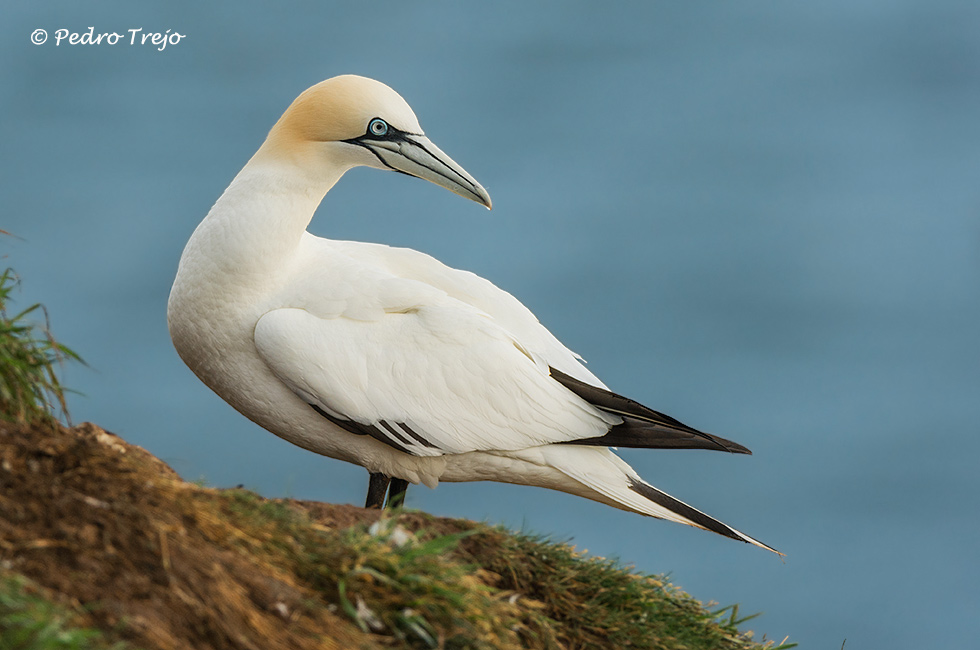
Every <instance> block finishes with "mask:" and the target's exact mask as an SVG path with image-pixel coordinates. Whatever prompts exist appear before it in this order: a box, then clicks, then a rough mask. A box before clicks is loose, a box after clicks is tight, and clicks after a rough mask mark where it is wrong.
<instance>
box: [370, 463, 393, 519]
mask: <svg viewBox="0 0 980 650" xmlns="http://www.w3.org/2000/svg"><path fill="white" fill-rule="evenodd" d="M390 482H391V478H390V477H388V476H385V475H384V474H382V473H381V472H377V473H375V472H371V478H370V479H369V480H368V493H367V503H365V504H364V507H365V508H374V509H376V510H380V509H381V507H382V506H383V505H384V503H385V492H387V491H388V483H390Z"/></svg>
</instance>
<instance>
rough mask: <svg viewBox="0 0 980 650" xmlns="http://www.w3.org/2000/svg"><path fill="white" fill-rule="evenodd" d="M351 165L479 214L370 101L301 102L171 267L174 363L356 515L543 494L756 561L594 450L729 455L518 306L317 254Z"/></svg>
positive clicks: (489, 293) (405, 115)
mask: <svg viewBox="0 0 980 650" xmlns="http://www.w3.org/2000/svg"><path fill="white" fill-rule="evenodd" d="M357 166H366V167H374V168H376V169H382V170H394V171H397V172H401V173H403V174H407V175H409V176H415V177H417V178H421V179H423V180H427V181H430V182H432V183H435V184H436V185H440V186H442V187H444V188H446V189H448V190H450V191H452V192H455V193H456V194H459V195H460V196H462V197H464V198H467V199H471V200H473V201H475V202H477V203H480V204H482V205H484V206H486V207H487V208H490V207H491V203H490V196H489V195H488V194H487V191H486V190H485V189H483V187H482V186H481V185H480V184H479V183H478V182H477V181H476V180H474V178H473V177H472V176H470V175H469V174H468V173H467V172H466V171H464V170H463V168H462V167H460V166H459V165H458V164H456V163H455V162H454V161H453V160H452V159H451V158H450V157H449V156H447V155H446V154H445V153H443V152H442V151H441V150H440V149H439V148H438V147H436V146H435V145H434V144H433V143H432V141H430V140H429V139H428V138H427V137H426V136H425V135H424V133H423V131H422V128H421V127H420V126H419V122H418V119H417V118H416V117H415V114H414V113H413V112H412V109H411V108H409V105H408V104H407V103H406V102H405V100H404V99H402V98H401V96H400V95H398V94H397V93H396V92H395V91H393V90H392V89H390V88H389V87H388V86H386V85H384V84H382V83H380V82H378V81H374V80H371V79H366V78H363V77H358V76H353V75H345V76H340V77H335V78H332V79H328V80H326V81H323V82H321V83H318V84H316V85H314V86H313V87H311V88H309V89H308V90H306V91H305V92H303V93H302V94H301V95H300V96H299V97H298V98H297V99H296V100H295V101H294V102H293V103H292V105H290V106H289V108H288V109H287V110H286V112H285V113H284V114H283V115H282V117H281V118H280V119H279V121H278V122H276V123H275V125H274V126H273V127H272V130H271V131H270V132H269V134H268V137H267V138H266V140H265V142H264V143H263V144H262V146H261V147H260V148H259V150H258V151H257V152H256V153H255V155H254V156H252V158H251V159H250V160H249V161H248V163H247V164H246V165H245V167H244V168H243V169H242V170H241V172H239V174H238V175H237V176H236V177H235V178H234V180H232V182H231V184H230V185H229V186H228V188H227V189H226V190H225V191H224V193H223V194H222V195H221V197H220V198H219V199H218V200H217V202H216V203H215V204H214V206H213V207H212V208H211V210H210V212H209V213H208V214H207V216H206V217H205V219H204V221H202V222H201V224H200V225H199V226H198V227H197V228H196V229H195V230H194V233H193V235H192V236H191V238H190V240H189V241H188V243H187V246H186V248H185V249H184V252H183V255H182V256H181V258H180V264H179V266H178V270H177V276H176V279H175V281H174V284H173V289H172V291H171V293H170V300H169V303H168V310H167V317H168V325H169V328H170V335H171V338H172V339H173V343H174V346H175V347H176V349H177V352H178V353H179V355H180V357H181V358H182V359H183V360H184V362H185V363H186V364H187V365H188V366H189V367H190V369H191V370H192V371H193V372H194V373H195V374H196V375H197V376H198V377H199V378H200V379H201V381H203V382H204V383H205V384H206V385H207V386H209V387H210V388H211V389H212V390H213V391H214V392H215V393H217V394H218V395H219V396H220V397H222V398H223V399H224V400H225V401H227V402H228V403H229V404H230V405H231V406H233V407H234V408H235V409H237V410H238V411H239V412H241V413H242V414H243V415H245V416H246V417H248V418H249V419H251V420H252V421H254V422H255V423H257V424H258V425H260V426H262V427H264V428H265V429H267V430H269V431H271V432H272V433H274V434H276V435H277V436H279V437H281V438H284V439H285V440H287V441H289V442H291V443H293V444H295V445H299V446H300V447H303V448H305V449H308V450H310V451H313V452H316V453H318V454H322V455H324V456H329V457H331V458H336V459H340V460H343V461H347V462H350V463H355V464H357V465H361V466H363V467H365V468H366V469H367V470H368V472H369V473H370V481H369V490H368V499H367V505H368V506H369V507H370V506H374V507H381V506H382V505H383V503H384V501H385V497H386V492H388V490H389V486H390V493H389V494H388V501H389V503H391V502H392V501H397V500H399V499H400V498H402V497H403V495H404V491H405V489H406V488H407V485H408V483H413V484H418V483H424V484H425V485H427V486H429V487H432V488H434V487H435V486H436V485H437V484H438V482H439V481H500V482H505V483H516V484H521V485H529V486H538V487H544V488H550V489H553V490H560V491H563V492H567V493H570V494H574V495H578V496H580V497H585V498H587V499H592V500H595V501H599V502H601V503H605V504H608V505H610V506H613V507H616V508H620V509H623V510H627V511H631V512H635V513H639V514H643V515H649V516H651V517H658V518H661V519H667V520H670V521H674V522H678V523H681V524H687V525H689V526H695V527H697V528H703V529H705V530H710V531H714V532H716V533H720V534H721V535H725V536H727V537H730V538H733V539H737V540H742V541H745V542H748V543H751V544H755V545H756V546H759V547H762V548H764V549H768V550H771V551H774V552H777V551H775V550H774V549H772V548H770V547H769V546H767V545H765V544H763V543H762V542H759V541H758V540H756V539H753V538H752V537H749V536H748V535H745V534H743V533H741V532H739V531H737V530H735V529H734V528H732V527H730V526H728V525H726V524H723V523H722V522H720V521H718V520H717V519H714V518H712V517H710V516H708V515H706V514H705V513H703V512H701V511H699V510H696V509H694V508H692V507H691V506H689V505H687V504H685V503H683V502H681V501H679V500H677V499H675V498H674V497H672V496H670V495H668V494H666V493H665V492H662V491H660V490H658V489H657V488H655V487H653V486H652V485H650V484H649V483H647V482H645V481H644V480H643V479H641V478H640V476H639V475H638V474H637V473H636V472H635V471H634V470H633V468H631V467H630V466H629V465H628V464H627V463H626V462H625V461H623V460H622V459H621V458H619V457H618V456H617V455H615V454H614V453H613V451H612V450H611V449H610V447H644V448H672V449H716V450H722V451H728V452H733V453H743V454H747V453H750V452H749V450H748V449H746V448H745V447H743V446H741V445H739V444H737V443H734V442H731V441H729V440H725V439H724V438H720V437H717V436H713V435H710V434H707V433H702V432H700V431H697V430H695V429H693V428H691V427H689V426H686V425H684V424H682V423H680V422H678V421H677V420H675V419H673V418H671V417H669V416H667V415H664V414H662V413H658V412H657V411H654V410H652V409H649V408H647V407H645V406H642V405H641V404H639V403H637V402H635V401H633V400H630V399H627V398H625V397H622V396H620V395H618V394H616V393H613V392H611V391H609V389H608V388H607V387H606V386H605V384H603V383H602V382H601V381H600V380H599V379H598V378H597V377H596V376H595V375H593V374H592V373H591V372H590V371H589V370H588V369H587V368H586V367H585V366H584V365H583V363H582V360H581V358H580V357H578V356H577V355H576V354H574V353H573V352H571V351H570V350H569V349H568V348H566V347H565V346H564V345H562V344H561V343H560V342H559V341H558V339H556V338H555V337H554V336H553V335H552V334H551V333H550V332H549V331H548V330H547V329H545V328H544V326H542V325H541V324H540V323H539V322H538V320H537V319H536V318H535V317H534V315H533V314H532V313H531V312H530V311H529V310H528V309H527V308H526V307H525V306H524V305H522V304H521V303H520V302H518V300H517V299H516V298H514V297H513V296H511V295H510V294H509V293H507V292H505V291H503V290H501V289H498V288H497V287H496V286H494V285H493V284H491V283H490V282H489V281H487V280H484V279H483V278H480V277H478V276H476V275H474V274H472V273H469V272H466V271H460V270H456V269H452V268H449V267H447V266H445V265H443V264H442V263H440V262H438V261H436V260H435V259H433V258H432V257H429V256H428V255H425V254H423V253H420V252H417V251H414V250H409V249H405V248H393V247H389V246H385V245H381V244H371V243H360V242H352V241H333V240H329V239H322V238H319V237H315V236H313V235H311V234H309V233H308V232H306V228H307V226H308V225H309V223H310V221H311V220H312V218H313V213H314V211H315V210H316V209H317V207H318V206H319V204H320V202H321V200H322V199H323V198H324V196H325V195H326V193H327V192H328V191H329V190H330V188H332V187H333V185H334V183H336V182H337V181H338V180H339V179H340V177H341V176H343V175H344V173H345V172H346V171H347V170H349V169H351V168H353V167H357Z"/></svg>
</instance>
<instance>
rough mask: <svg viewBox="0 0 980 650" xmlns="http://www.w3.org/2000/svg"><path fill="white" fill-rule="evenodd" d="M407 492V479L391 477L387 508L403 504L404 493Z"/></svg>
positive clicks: (398, 506)
mask: <svg viewBox="0 0 980 650" xmlns="http://www.w3.org/2000/svg"><path fill="white" fill-rule="evenodd" d="M407 493H408V481H406V480H405V479H403V478H393V479H391V487H390V488H389V489H388V505H387V506H386V507H388V508H400V507H402V506H403V505H405V495H406V494H407Z"/></svg>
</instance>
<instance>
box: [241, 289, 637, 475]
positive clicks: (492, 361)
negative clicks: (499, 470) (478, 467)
mask: <svg viewBox="0 0 980 650" xmlns="http://www.w3.org/2000/svg"><path fill="white" fill-rule="evenodd" d="M406 283H407V284H406ZM415 285H419V283H417V282H415V281H412V280H404V279H389V280H387V281H384V282H382V283H381V284H380V285H379V286H380V287H381V288H380V289H378V288H376V290H375V291H374V292H373V295H374V296H377V295H384V296H387V297H388V298H389V299H390V300H391V301H392V302H393V303H397V304H398V305H399V307H398V309H397V310H388V311H385V312H384V313H383V314H382V315H381V316H380V317H376V318H373V319H366V318H364V317H363V314H362V315H361V317H360V318H351V317H349V316H347V315H344V314H339V315H336V316H333V317H323V316H320V315H316V314H314V313H311V311H309V310H307V309H301V308H284V309H275V310H272V311H270V312H268V313H266V314H265V315H264V316H262V317H261V318H260V319H259V321H258V323H257V325H256V327H255V345H256V348H257V350H258V352H259V354H260V355H261V357H262V358H263V359H264V360H265V362H266V363H267V364H268V365H269V367H270V368H271V369H272V371H273V372H274V373H275V375H276V376H277V377H278V378H279V379H280V380H281V381H282V382H283V383H285V384H286V385H287V386H288V387H289V388H290V389H291V390H292V391H293V392H295V393H296V394H297V395H299V396H300V397H301V398H302V399H304V400H305V401H306V402H307V403H308V404H310V406H311V408H314V409H315V410H317V411H318V412H319V413H321V415H323V416H324V417H325V418H327V419H329V420H331V421H332V422H334V423H335V424H337V425H338V426H341V427H342V428H345V429H347V430H348V431H350V432H352V433H357V434H363V435H370V436H373V437H375V438H377V439H379V440H381V441H382V442H385V443H386V444H389V445H390V446H392V447H394V448H396V449H399V450H402V451H405V452H407V453H411V454H414V455H418V456H434V455H441V454H445V453H454V454H455V453H464V452H468V451H476V450H517V449H525V448H528V447H534V446H538V445H544V444H550V443H559V442H571V441H574V440H577V439H581V438H595V437H600V436H602V435H604V434H605V433H606V432H607V431H608V430H609V429H610V428H611V427H612V426H614V425H615V424H618V423H620V422H621V421H622V420H621V418H620V417H619V416H617V415H613V414H610V413H606V412H604V411H602V410H600V409H597V408H595V407H593V406H592V405H590V404H589V403H588V402H586V401H585V400H583V399H582V398H581V397H579V396H578V395H576V394H575V393H573V392H572V391H570V390H568V389H567V388H565V387H564V386H563V385H562V384H560V383H559V382H557V381H555V380H554V379H553V378H552V377H551V376H550V375H549V367H548V365H547V363H546V362H543V360H541V359H535V358H534V357H535V355H533V354H531V353H529V352H528V351H527V350H526V349H525V348H524V347H522V343H521V342H520V341H518V340H517V339H516V338H515V337H514V336H513V335H511V334H510V333H509V332H508V331H507V330H506V329H504V328H503V327H501V326H500V325H499V324H498V323H497V322H496V321H495V319H493V318H491V317H490V316H489V315H488V314H486V313H484V312H482V311H480V310H479V309H477V308H475V307H473V306H472V305H468V304H465V303H462V302H460V301H459V300H456V299H454V298H452V297H449V296H446V295H445V294H442V293H441V292H433V291H432V290H431V289H430V288H426V287H424V286H420V287H419V290H418V294H419V299H418V300H415V301H412V300H408V299H407V294H409V293H410V292H411V290H412V287H413V286H415ZM395 298H397V300H395Z"/></svg>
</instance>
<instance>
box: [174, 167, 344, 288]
mask: <svg viewBox="0 0 980 650" xmlns="http://www.w3.org/2000/svg"><path fill="white" fill-rule="evenodd" d="M297 162H298V161H293V160H282V159H277V158H275V157H271V156H268V155H264V151H263V149H260V150H259V152H258V153H256V155H255V156H254V157H253V158H252V159H251V160H250V161H249V162H248V164H246V165H245V167H244V168H243V169H242V171H241V172H239V173H238V175H237V176H236V177H235V179H234V180H233V181H232V182H231V184H230V185H229V186H228V188H227V189H226V190H225V191H224V193H223V194H222V195H221V197H220V198H219V199H218V200H217V202H216V203H215V204H214V207H212V208H211V211H210V212H209V213H208V215H207V217H206V218H205V219H204V221H202V222H201V224H200V225H199V226H198V227H197V229H196V230H195V231H194V234H193V235H192V236H191V239H190V241H189V242H188V243H187V247H186V248H185V249H184V254H183V256H182V258H181V271H183V270H184V269H183V267H184V266H185V264H194V265H197V264H201V263H204V264H206V265H207V268H208V272H209V273H211V274H215V273H217V274H219V275H222V276H225V277H223V278H221V279H222V280H223V284H225V285H226V286H227V285H228V284H237V283H245V284H246V285H248V286H252V287H255V286H256V284H257V283H258V284H262V283H261V278H262V277H270V276H272V275H275V271H276V269H278V268H281V267H282V265H283V264H284V262H285V260H287V259H289V258H290V256H291V255H292V253H293V252H294V251H295V250H296V247H297V246H299V242H300V239H301V237H302V236H303V233H304V232H305V231H306V228H307V226H309V224H310V221H311V220H312V219H313V213H314V212H315V211H316V209H317V206H319V204H320V202H321V201H322V200H323V197H324V196H325V195H326V193H327V192H328V191H329V190H330V188H332V187H333V185H334V183H336V182H337V180H339V179H340V177H341V176H343V174H344V172H346V171H347V169H348V168H349V166H347V165H339V164H335V163H331V162H330V161H322V160H321V161H319V163H320V164H317V165H313V166H312V167H313V168H312V169H310V166H305V165H299V164H297ZM304 162H306V163H309V162H310V161H309V160H308V159H307V160H305V161H304ZM178 275H179V273H178Z"/></svg>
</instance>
